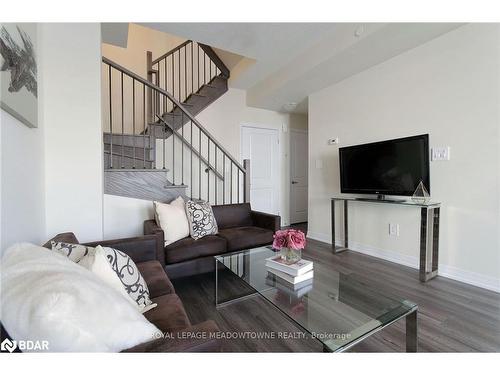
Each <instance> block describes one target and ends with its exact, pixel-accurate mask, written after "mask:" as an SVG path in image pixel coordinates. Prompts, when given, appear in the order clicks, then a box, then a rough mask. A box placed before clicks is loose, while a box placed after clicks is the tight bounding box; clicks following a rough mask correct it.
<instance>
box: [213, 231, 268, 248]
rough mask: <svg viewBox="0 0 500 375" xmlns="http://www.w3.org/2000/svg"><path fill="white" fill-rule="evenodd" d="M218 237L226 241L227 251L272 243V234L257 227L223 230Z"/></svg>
mask: <svg viewBox="0 0 500 375" xmlns="http://www.w3.org/2000/svg"><path fill="white" fill-rule="evenodd" d="M219 236H220V237H222V238H224V239H225V240H226V241H227V248H228V251H236V250H243V249H251V248H252V247H257V246H262V245H268V244H271V243H272V242H273V232H272V231H271V230H268V229H263V228H259V227H250V226H249V227H240V228H229V229H223V230H221V231H219Z"/></svg>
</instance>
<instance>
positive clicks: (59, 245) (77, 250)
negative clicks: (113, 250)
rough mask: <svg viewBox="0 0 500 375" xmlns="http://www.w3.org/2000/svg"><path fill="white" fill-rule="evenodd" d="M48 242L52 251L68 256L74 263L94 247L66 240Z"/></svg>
mask: <svg viewBox="0 0 500 375" xmlns="http://www.w3.org/2000/svg"><path fill="white" fill-rule="evenodd" d="M50 244H51V246H52V251H54V252H56V253H58V254H61V255H64V256H66V257H68V258H69V259H70V260H72V261H73V262H75V263H78V262H79V261H80V260H82V258H83V257H84V256H85V255H87V254H88V253H89V251H91V250H93V249H94V248H93V247H88V246H83V245H75V244H70V243H66V242H56V241H51V242H50Z"/></svg>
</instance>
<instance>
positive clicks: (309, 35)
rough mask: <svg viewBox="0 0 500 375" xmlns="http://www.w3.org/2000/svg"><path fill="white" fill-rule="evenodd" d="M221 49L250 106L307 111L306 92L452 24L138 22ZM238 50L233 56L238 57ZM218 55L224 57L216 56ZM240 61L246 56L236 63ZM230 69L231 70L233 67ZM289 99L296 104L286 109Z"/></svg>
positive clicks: (234, 82)
mask: <svg viewBox="0 0 500 375" xmlns="http://www.w3.org/2000/svg"><path fill="white" fill-rule="evenodd" d="M142 25H143V26H147V27H150V28H153V29H156V30H159V31H163V32H167V33H170V34H175V35H177V36H181V37H184V38H186V39H192V40H196V41H199V42H202V43H204V44H208V45H210V46H212V47H215V48H217V49H219V50H222V51H221V53H223V51H226V55H227V59H229V58H230V61H229V60H228V63H230V64H232V65H233V66H234V67H235V70H236V68H237V67H238V65H240V66H244V69H238V74H235V76H234V77H232V78H231V80H230V86H231V87H234V88H240V89H244V90H247V103H248V105H250V106H254V107H258V108H265V109H271V110H275V111H289V112H294V113H307V98H308V96H309V95H310V94H311V93H313V92H316V91H318V90H321V89H323V88H325V87H328V86H331V85H333V84H335V83H337V82H339V81H341V80H343V79H345V78H347V77H350V76H352V75H354V74H357V73H359V72H361V71H363V70H366V69H368V68H370V67H371V66H374V65H377V64H379V63H381V62H383V61H385V60H388V59H390V58H392V57H394V56H396V55H398V54H401V53H403V52H404V51H407V50H409V49H412V48H415V47H416V46H418V45H420V44H423V43H425V42H427V41H429V40H431V39H434V38H436V37H438V36H440V35H442V34H444V33H447V32H449V31H451V30H453V29H455V28H457V27H460V26H461V25H462V24H456V23H377V24H376V23H368V24H361V23H143V24H142ZM238 55H239V56H238ZM221 58H222V60H223V61H225V59H226V58H224V56H221ZM242 60H248V61H251V63H247V64H244V65H243V64H238V63H240V62H241V61H242ZM235 72H236V71H235ZM290 103H296V104H297V105H296V106H295V108H294V109H290V108H291V107H293V106H290V105H289V104H290Z"/></svg>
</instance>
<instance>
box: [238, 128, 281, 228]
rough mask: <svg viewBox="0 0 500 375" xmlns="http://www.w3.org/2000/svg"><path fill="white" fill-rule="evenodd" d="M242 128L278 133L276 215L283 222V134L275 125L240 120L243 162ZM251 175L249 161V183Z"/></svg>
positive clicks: (241, 157)
mask: <svg viewBox="0 0 500 375" xmlns="http://www.w3.org/2000/svg"><path fill="white" fill-rule="evenodd" d="M243 128H251V129H261V130H262V129H264V130H271V131H275V132H276V134H277V135H278V180H279V186H278V194H277V195H278V215H280V218H281V223H280V225H282V224H283V217H282V216H281V215H282V213H283V205H282V202H281V196H282V194H281V192H282V189H283V171H282V168H281V164H282V158H283V156H282V147H283V146H282V145H283V134H282V132H281V131H280V129H279V128H278V127H276V126H271V125H263V124H258V123H254V122H242V123H241V124H240V161H241V163H242V164H243ZM251 175H252V163H250V183H251V182H252V179H251ZM250 190H252V187H251V186H250Z"/></svg>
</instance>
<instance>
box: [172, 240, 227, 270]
mask: <svg viewBox="0 0 500 375" xmlns="http://www.w3.org/2000/svg"><path fill="white" fill-rule="evenodd" d="M226 251H227V245H226V240H225V239H224V238H222V237H218V236H205V237H203V238H200V239H198V240H194V239H192V238H191V237H188V238H184V239H182V240H179V241H177V242H174V243H173V244H171V245H169V246H167V247H165V263H166V264H172V263H178V262H183V261H185V260H190V259H195V258H199V257H204V256H209V255H217V254H222V253H225V252H226Z"/></svg>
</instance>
